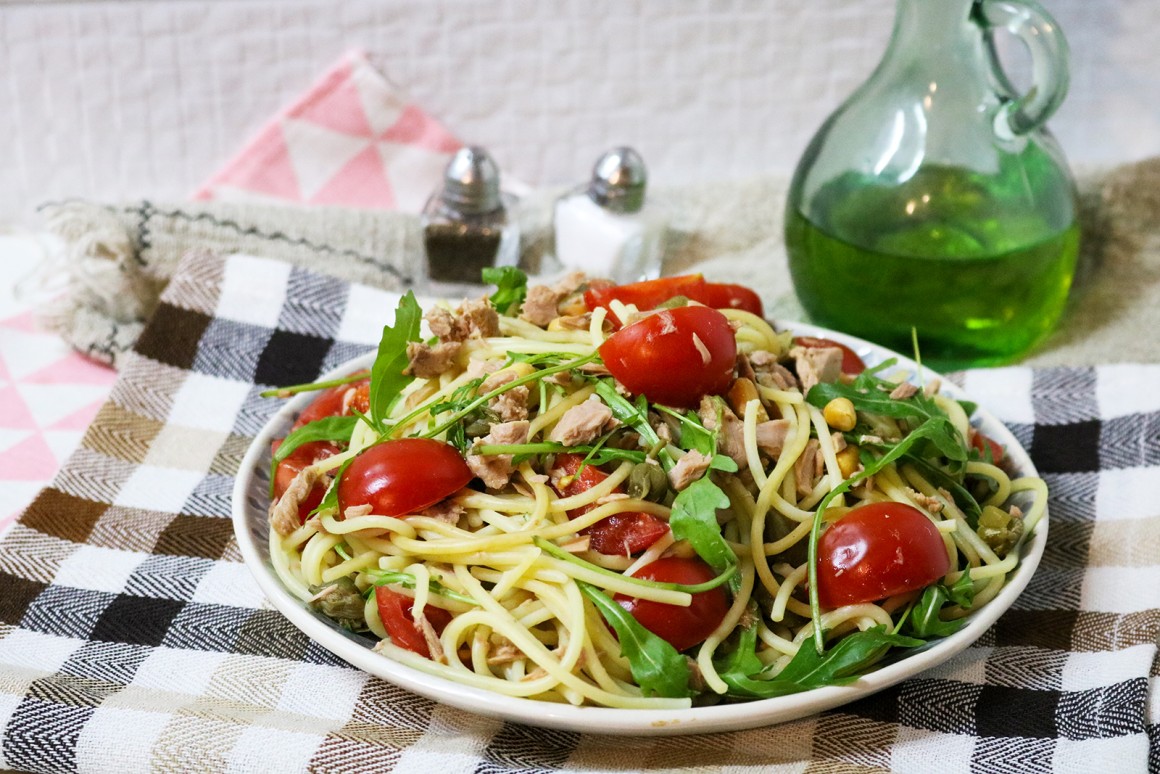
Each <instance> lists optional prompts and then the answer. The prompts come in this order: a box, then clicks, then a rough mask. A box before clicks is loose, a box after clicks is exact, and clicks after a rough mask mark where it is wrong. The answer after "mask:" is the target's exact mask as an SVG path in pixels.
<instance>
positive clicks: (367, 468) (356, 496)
mask: <svg viewBox="0 0 1160 774" xmlns="http://www.w3.org/2000/svg"><path fill="white" fill-rule="evenodd" d="M472 477H473V476H472V473H471V469H470V468H468V467H467V463H466V462H464V461H463V457H461V456H459V452H458V451H457V450H456V449H455V447H454V446H451V445H450V444H446V443H443V442H442V441H435V440H432V439H430V438H399V439H397V440H394V441H386V442H384V443H380V444H376V445H375V446H371V447H370V448H368V449H366V450H364V451H362V452H360V453H359V455H358V456H357V457H355V458H354V460H353V461H352V462H351V463H350V465H349V466H348V467H347V469H346V470H345V471H344V472H343V474H342V478H341V479H339V481H338V507H339V512H340V513H345V512H346V509H347V508H349V507H350V506H352V505H365V504H369V505H370V506H371V507H372V511H371V513H375V514H378V515H380V516H405V515H407V514H411V513H416V512H418V511H421V510H423V509H424V508H426V507H427V506H428V505H434V504H435V503H437V502H439V501H440V500H443V499H445V498H447V497H449V496H450V495H453V494H455V493H456V492H458V491H459V490H460V489H462V488H463V487H464V486H466V485H467V482H468V481H470V480H471V479H472Z"/></svg>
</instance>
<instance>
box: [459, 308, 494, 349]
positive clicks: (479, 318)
mask: <svg viewBox="0 0 1160 774" xmlns="http://www.w3.org/2000/svg"><path fill="white" fill-rule="evenodd" d="M459 315H460V317H462V318H463V319H464V320H466V321H467V337H468V338H484V339H486V338H490V337H491V336H498V335H499V312H497V311H495V309H494V308H492V305H491V302H490V301H488V300H487V299H486V298H469V299H467V300H466V301H464V302H463V303H462V304H460V306H459Z"/></svg>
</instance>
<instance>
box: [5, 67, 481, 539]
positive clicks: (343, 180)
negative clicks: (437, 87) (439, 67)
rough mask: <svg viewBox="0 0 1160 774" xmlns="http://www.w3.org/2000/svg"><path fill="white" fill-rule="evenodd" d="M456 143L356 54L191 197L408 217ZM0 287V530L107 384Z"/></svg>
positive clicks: (11, 276) (42, 479) (73, 441)
mask: <svg viewBox="0 0 1160 774" xmlns="http://www.w3.org/2000/svg"><path fill="white" fill-rule="evenodd" d="M459 147H460V142H459V141H458V140H457V139H456V138H455V137H454V136H453V135H452V134H451V133H450V132H448V131H447V130H446V129H445V128H444V127H443V126H442V125H441V124H440V123H439V122H438V121H436V120H435V119H433V118H432V117H431V116H429V115H428V114H427V113H426V112H424V111H423V110H422V109H421V108H419V107H418V106H416V105H415V104H414V103H412V102H411V101H410V100H408V99H407V98H406V97H404V96H403V95H402V94H401V93H400V91H399V90H398V89H396V88H395V87H393V86H392V85H391V84H390V83H389V82H388V81H387V80H386V79H385V78H384V77H383V76H382V75H381V74H380V73H379V72H378V71H377V70H376V69H375V68H374V66H372V65H371V63H370V62H369V61H368V60H367V57H366V55H365V54H364V53H363V52H353V53H350V54H347V55H346V56H344V57H343V58H342V59H341V60H340V61H339V62H338V63H337V64H336V65H335V66H334V67H333V68H331V69H330V70H329V71H328V72H326V73H325V74H324V75H323V76H322V77H321V78H320V79H319V80H318V81H317V82H316V83H315V84H314V85H313V86H311V87H310V88H309V89H308V90H307V91H306V92H305V93H304V94H303V95H302V96H301V97H299V98H298V99H297V100H295V101H294V102H293V103H291V104H290V105H289V106H288V107H286V108H284V109H283V110H282V111H280V112H279V113H278V114H276V115H275V116H274V117H273V118H272V119H271V120H270V121H268V122H267V123H266V125H265V126H264V127H262V129H261V130H260V131H259V132H258V133H257V134H256V135H255V136H254V137H253V138H252V139H250V141H249V142H247V143H246V144H245V145H244V146H243V147H242V149H241V150H240V151H239V152H238V153H237V155H235V156H234V157H233V158H232V159H231V160H230V161H229V162H228V163H226V164H225V166H223V167H222V168H221V169H220V170H219V171H218V172H217V173H215V174H214V175H212V176H211V177H210V178H209V180H208V181H207V182H206V183H205V184H204V185H203V186H202V187H201V188H199V189H198V191H197V192H196V193H195V194H194V198H196V199H202V200H217V201H233V202H242V201H248V202H266V203H273V204H300V205H329V206H339V207H358V208H365V209H376V208H377V209H397V210H403V211H411V212H418V211H419V210H420V209H421V208H422V206H423V203H424V202H425V201H426V198H427V196H428V195H429V194H430V193H431V191H432V190H434V188H435V186H436V185H437V184H438V182H439V178H440V176H441V175H442V172H443V168H444V167H445V166H446V164H447V161H448V159H450V157H451V154H453V153H454V152H455V151H456V150H458V149H459ZM19 274H20V272H10V273H8V274H7V277H6V279H3V280H0V285H2V286H0V529H3V528H4V527H5V526H7V525H8V524H9V523H11V521H12V520H13V519H14V518H15V517H16V514H17V513H18V512H19V511H20V510H22V509H23V508H24V506H25V505H26V504H27V503H28V501H29V500H31V499H32V496H33V495H34V494H35V493H36V492H37V491H39V490H40V489H41V488H43V487H44V486H45V485H46V484H47V483H48V482H49V481H50V480H51V478H52V476H53V475H54V474H55V472H56V470H57V468H58V467H59V465H60V463H61V462H63V461H64V459H65V458H66V457H68V455H69V454H70V453H71V452H72V450H73V449H75V448H76V446H77V443H78V442H79V440H80V437H81V434H82V433H83V431H84V429H85V427H86V426H87V425H88V423H89V422H90V421H91V419H92V417H93V415H94V414H95V412H96V410H97V408H98V407H99V406H100V405H101V403H102V402H103V401H104V398H105V396H106V395H107V393H108V390H109V388H110V386H111V385H112V383H113V380H114V378H115V374H114V373H113V372H112V371H111V370H109V369H107V368H105V367H103V366H100V365H97V364H95V363H93V362H91V361H89V360H87V359H85V358H84V357H82V356H81V355H78V354H76V353H75V352H73V351H72V350H71V349H69V348H68V347H67V345H65V344H64V342H62V341H61V340H60V339H59V338H58V337H57V336H56V335H55V334H51V333H48V332H45V331H42V330H39V329H37V328H36V327H35V324H34V322H33V317H32V308H31V305H30V304H28V303H25V302H23V301H21V300H20V299H17V298H16V297H15V296H13V295H12V294H11V293H10V292H9V291H10V290H11V286H12V284H13V283H14V282H15V280H16V279H17V278H18V276H19Z"/></svg>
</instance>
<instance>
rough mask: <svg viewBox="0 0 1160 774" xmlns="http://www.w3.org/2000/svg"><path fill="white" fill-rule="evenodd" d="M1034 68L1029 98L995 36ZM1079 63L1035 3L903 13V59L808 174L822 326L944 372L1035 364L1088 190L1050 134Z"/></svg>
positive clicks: (894, 53) (894, 42) (801, 244)
mask: <svg viewBox="0 0 1160 774" xmlns="http://www.w3.org/2000/svg"><path fill="white" fill-rule="evenodd" d="M1003 32H1008V33H1013V34H1014V35H1017V36H1018V37H1020V38H1022V40H1023V41H1024V42H1025V43H1026V46H1027V48H1028V50H1029V52H1030V54H1031V63H1032V70H1033V80H1034V82H1033V83H1032V85H1031V87H1030V88H1029V89H1028V90H1027V91H1026V92H1025V93H1023V94H1019V93H1017V91H1016V89H1015V88H1014V86H1013V85H1012V84H1011V82H1010V80H1009V79H1008V77H1007V76H1006V74H1005V73H1004V71H1003V69H1002V66H1001V64H1000V62H999V58H998V55H997V52H996V48H995V42H996V41H995V35H996V34H998V33H1003ZM1066 90H1067V48H1066V43H1065V41H1064V39H1063V36H1062V34H1061V33H1060V31H1059V29H1058V26H1057V25H1056V23H1055V21H1054V20H1053V19H1052V18H1051V17H1050V16H1048V15H1047V14H1046V12H1044V11H1043V10H1042V9H1041V8H1040V7H1039V6H1038V5H1036V4H1035V3H1034V2H1029V1H1028V0H899V2H898V8H897V17H896V19H895V26H894V33H893V36H892V38H891V41H890V46H889V49H888V50H887V52H886V55H885V56H884V58H883V60H882V62H881V63H880V64H879V65H878V67H877V68H876V69H875V71H874V72H873V74H872V75H871V76H870V78H869V79H868V80H867V81H866V83H864V84H863V85H862V86H861V87H860V88H859V89H858V90H857V91H856V92H855V93H854V94H853V96H851V97H850V98H849V99H848V100H847V101H846V102H845V103H844V104H843V105H842V106H841V107H840V108H838V110H837V111H836V112H834V114H833V115H831V116H830V117H829V119H827V121H826V122H825V124H823V125H822V127H821V129H820V130H819V131H818V133H817V135H815V137H814V138H813V140H812V141H811V142H810V144H809V146H808V147H807V149H806V151H805V153H804V155H803V157H802V159H801V161H800V162H799V164H798V168H797V170H796V172H795V174H794V178H793V183H792V185H791V188H790V193H789V197H788V202H787V207H786V247H787V250H788V253H789V266H790V271H791V274H792V276H793V281H794V287H795V290H796V291H797V294H798V297H799V299H800V300H801V302H802V305H803V307H804V308H805V309H806V311H807V312H808V313H809V315H810V316H811V317H812V318H813V320H814V321H815V322H818V323H820V324H822V325H827V326H829V327H832V328H836V329H838V330H842V331H846V332H848V333H852V334H855V335H858V336H863V337H865V338H868V339H871V340H873V341H877V342H879V343H881V344H885V345H887V346H890V347H892V348H894V349H899V350H901V351H903V352H904V353H910V352H911V350H912V344H911V336H912V333H911V331H912V329H913V330H915V331H916V332H917V337H918V343H919V349H920V352H921V354H922V357H923V360H924V361H925V362H926V363H927V364H929V365H934V366H936V367H939V368H959V367H966V366H977V365H994V364H999V363H1004V362H1010V361H1011V360H1013V359H1015V358H1017V357H1019V356H1020V355H1023V354H1025V353H1027V352H1028V351H1029V350H1030V349H1032V348H1033V347H1034V346H1035V345H1036V344H1038V343H1040V342H1041V341H1042V340H1043V339H1044V338H1045V337H1046V336H1047V335H1048V334H1049V333H1050V332H1051V330H1052V328H1053V327H1054V326H1055V324H1056V323H1057V322H1058V321H1059V318H1060V316H1061V315H1062V314H1063V311H1064V308H1065V305H1066V301H1067V296H1068V292H1069V290H1070V287H1071V282H1072V277H1073V275H1074V272H1075V264H1076V256H1077V253H1078V247H1079V227H1078V225H1077V222H1076V209H1077V205H1076V196H1075V186H1074V182H1073V180H1072V178H1071V175H1070V173H1069V171H1068V168H1067V163H1066V162H1065V160H1064V158H1063V154H1062V152H1061V151H1060V149H1059V147H1058V145H1057V144H1056V142H1055V140H1054V138H1053V137H1052V136H1051V135H1050V134H1049V133H1048V132H1047V130H1046V129H1045V128H1044V122H1045V121H1046V120H1047V118H1048V117H1049V116H1050V115H1051V114H1052V113H1053V112H1055V110H1056V108H1057V107H1058V106H1059V104H1060V102H1062V100H1063V97H1064V94H1065V92H1066Z"/></svg>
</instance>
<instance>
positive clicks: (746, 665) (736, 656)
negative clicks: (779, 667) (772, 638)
mask: <svg viewBox="0 0 1160 774" xmlns="http://www.w3.org/2000/svg"><path fill="white" fill-rule="evenodd" d="M749 614H750V615H751V616H754V618H753V623H751V624H750V625H749V626H746V627H745V628H743V629H741V631H740V633H739V634H738V637H737V647H735V648H734V649H733V650H731V651H729V653H727V654H725V656H724V657H723V658H719V659H717V660H716V661H715V662H714V664H713V666H714V667H715V668H716V669H717V674H719V675H725V674H730V675H735V676H743V677H750V676H752V675H755V674H757V673H758V672H760V671H761V670H763V669H764V668H765V664H763V663H761V659H759V658H758V657H757V618H756V616H758V615H760V613H758V612H757V611H756V609H755V606H754V605H753V603H752V602H750V604H749Z"/></svg>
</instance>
